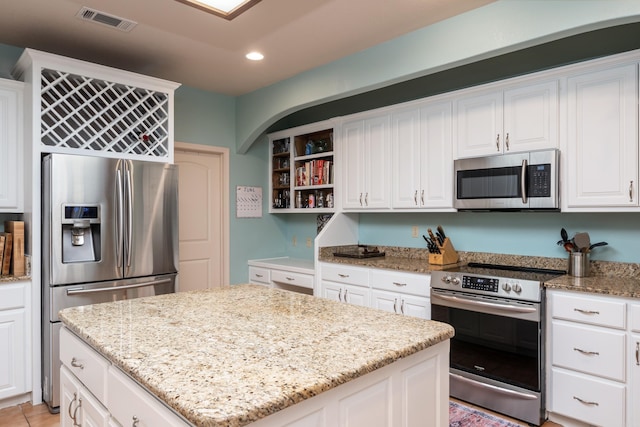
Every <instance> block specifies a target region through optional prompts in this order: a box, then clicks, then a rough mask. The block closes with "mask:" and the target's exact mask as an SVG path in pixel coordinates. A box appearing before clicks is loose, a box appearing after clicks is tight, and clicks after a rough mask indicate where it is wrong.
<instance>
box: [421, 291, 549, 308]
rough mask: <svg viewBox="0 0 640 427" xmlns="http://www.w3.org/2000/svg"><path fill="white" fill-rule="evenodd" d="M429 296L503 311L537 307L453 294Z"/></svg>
mask: <svg viewBox="0 0 640 427" xmlns="http://www.w3.org/2000/svg"><path fill="white" fill-rule="evenodd" d="M431 298H432V299H433V298H435V299H438V298H440V299H443V300H445V301H451V302H459V303H462V304H467V305H475V306H480V307H491V308H497V309H500V310H503V311H509V312H512V313H535V312H536V310H537V308H536V307H521V306H517V305H507V304H496V303H492V302H486V301H478V300H472V299H468V298H460V297H454V296H449V295H438V294H432V295H431Z"/></svg>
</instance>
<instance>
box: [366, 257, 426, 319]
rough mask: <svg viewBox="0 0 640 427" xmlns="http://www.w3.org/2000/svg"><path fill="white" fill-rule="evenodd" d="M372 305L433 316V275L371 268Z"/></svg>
mask: <svg viewBox="0 0 640 427" xmlns="http://www.w3.org/2000/svg"><path fill="white" fill-rule="evenodd" d="M369 281H370V284H371V306H372V307H374V308H378V309H380V310H385V311H389V312H391V313H397V314H404V315H407V316H414V317H420V318H422V319H430V318H431V302H430V299H429V297H428V296H429V287H430V283H431V276H430V275H428V274H410V273H402V272H396V271H386V270H373V269H372V270H371V271H370V277H369Z"/></svg>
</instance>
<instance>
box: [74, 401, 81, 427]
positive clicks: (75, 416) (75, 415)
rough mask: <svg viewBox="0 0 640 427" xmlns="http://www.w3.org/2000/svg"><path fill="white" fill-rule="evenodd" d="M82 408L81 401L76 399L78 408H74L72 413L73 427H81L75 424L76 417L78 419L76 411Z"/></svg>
mask: <svg viewBox="0 0 640 427" xmlns="http://www.w3.org/2000/svg"><path fill="white" fill-rule="evenodd" d="M81 406H82V399H78V406H76V409H75V410H74V411H73V417H71V418H73V427H82V424H79V423H77V417H78V409H80V407H81Z"/></svg>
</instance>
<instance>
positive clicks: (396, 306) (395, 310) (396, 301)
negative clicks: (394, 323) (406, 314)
mask: <svg viewBox="0 0 640 427" xmlns="http://www.w3.org/2000/svg"><path fill="white" fill-rule="evenodd" d="M393 312H394V313H397V312H398V298H396V299H394V300H393Z"/></svg>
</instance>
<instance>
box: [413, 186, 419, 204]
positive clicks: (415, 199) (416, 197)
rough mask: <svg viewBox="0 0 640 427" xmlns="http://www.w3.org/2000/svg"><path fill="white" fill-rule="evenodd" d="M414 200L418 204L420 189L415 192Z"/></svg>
mask: <svg viewBox="0 0 640 427" xmlns="http://www.w3.org/2000/svg"><path fill="white" fill-rule="evenodd" d="M413 202H414V203H415V204H416V206H418V190H416V191H415V193H413Z"/></svg>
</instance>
